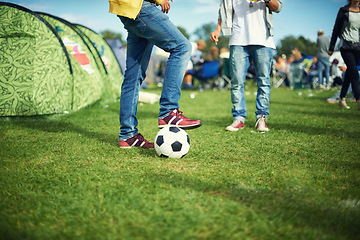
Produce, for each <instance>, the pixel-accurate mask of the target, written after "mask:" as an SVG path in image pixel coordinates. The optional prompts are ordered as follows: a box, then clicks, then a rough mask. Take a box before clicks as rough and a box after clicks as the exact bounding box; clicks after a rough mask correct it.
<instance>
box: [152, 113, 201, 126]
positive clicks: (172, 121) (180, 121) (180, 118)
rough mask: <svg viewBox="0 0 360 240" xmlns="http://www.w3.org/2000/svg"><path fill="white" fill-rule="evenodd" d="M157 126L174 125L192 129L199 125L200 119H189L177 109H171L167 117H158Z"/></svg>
mask: <svg viewBox="0 0 360 240" xmlns="http://www.w3.org/2000/svg"><path fill="white" fill-rule="evenodd" d="M158 123H159V128H163V127H165V126H176V127H179V128H182V129H193V128H197V127H200V126H201V124H202V123H201V121H200V120H190V119H188V118H187V117H185V116H184V115H183V114H182V112H181V111H180V110H179V109H177V108H176V109H174V110H172V111H171V112H170V113H169V115H168V116H167V117H164V118H163V119H159V121H158Z"/></svg>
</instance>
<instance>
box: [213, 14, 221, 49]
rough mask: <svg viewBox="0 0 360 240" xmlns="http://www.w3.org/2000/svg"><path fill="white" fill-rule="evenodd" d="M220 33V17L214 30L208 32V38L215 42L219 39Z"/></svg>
mask: <svg viewBox="0 0 360 240" xmlns="http://www.w3.org/2000/svg"><path fill="white" fill-rule="evenodd" d="M220 34H221V19H219V20H218V24H217V26H216V30H215V31H214V32H212V33H210V40H211V41H212V42H213V43H216V44H217V42H218V41H219V37H220Z"/></svg>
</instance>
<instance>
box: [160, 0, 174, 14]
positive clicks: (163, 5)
mask: <svg viewBox="0 0 360 240" xmlns="http://www.w3.org/2000/svg"><path fill="white" fill-rule="evenodd" d="M172 1H173V0H171V2H172ZM160 6H161V11H162V12H163V13H166V14H167V13H168V12H169V11H170V2H169V0H164V1H162V3H161V4H160Z"/></svg>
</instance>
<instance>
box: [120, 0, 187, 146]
mask: <svg viewBox="0 0 360 240" xmlns="http://www.w3.org/2000/svg"><path fill="white" fill-rule="evenodd" d="M119 18H120V20H121V22H122V23H123V24H124V27H125V29H126V30H127V31H128V37H127V58H126V71H125V74H124V81H123V84H122V87H121V98H120V124H121V127H120V133H119V140H126V139H129V138H131V137H133V136H135V135H137V134H138V129H137V126H138V120H137V117H136V113H137V105H138V98H139V89H140V85H141V83H142V82H143V81H144V80H145V77H146V69H147V67H148V64H149V60H150V56H151V51H152V49H153V46H154V45H156V46H158V47H159V48H161V49H163V50H164V51H166V52H169V53H170V56H169V59H168V62H167V65H166V70H165V77H164V85H163V89H162V93H161V98H160V112H159V119H160V118H164V117H166V116H167V115H169V113H170V111H171V110H173V109H175V108H179V107H180V106H179V100H180V96H181V83H182V80H183V77H184V74H185V71H186V66H187V64H188V62H189V59H190V55H191V44H190V42H189V41H188V40H187V39H186V38H185V37H184V35H183V34H182V33H181V32H180V31H179V30H178V29H177V27H176V26H175V25H174V24H173V23H172V22H171V21H170V19H169V17H168V16H167V15H166V14H165V13H163V12H162V11H161V10H160V9H158V8H157V7H156V5H155V4H153V3H149V2H147V1H144V2H143V5H142V7H141V10H140V13H139V15H138V16H137V17H136V19H135V20H134V19H129V18H126V17H122V16H119Z"/></svg>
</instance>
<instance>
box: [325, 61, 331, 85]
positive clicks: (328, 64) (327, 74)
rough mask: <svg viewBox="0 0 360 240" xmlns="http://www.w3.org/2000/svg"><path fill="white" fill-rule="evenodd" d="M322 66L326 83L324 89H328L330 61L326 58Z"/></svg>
mask: <svg viewBox="0 0 360 240" xmlns="http://www.w3.org/2000/svg"><path fill="white" fill-rule="evenodd" d="M324 66H325V80H326V83H325V84H324V85H325V86H326V87H329V82H330V61H329V59H328V58H324Z"/></svg>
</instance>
